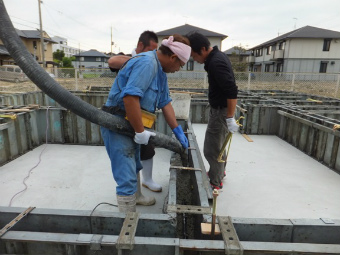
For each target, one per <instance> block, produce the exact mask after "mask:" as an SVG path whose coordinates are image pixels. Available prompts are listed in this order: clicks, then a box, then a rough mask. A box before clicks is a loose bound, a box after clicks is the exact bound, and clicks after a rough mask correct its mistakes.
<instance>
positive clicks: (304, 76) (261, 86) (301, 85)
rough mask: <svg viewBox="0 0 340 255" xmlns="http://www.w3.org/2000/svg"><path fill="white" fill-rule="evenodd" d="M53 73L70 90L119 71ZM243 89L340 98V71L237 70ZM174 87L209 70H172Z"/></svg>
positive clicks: (9, 86)
mask: <svg viewBox="0 0 340 255" xmlns="http://www.w3.org/2000/svg"><path fill="white" fill-rule="evenodd" d="M47 71H48V72H50V73H51V76H53V78H54V79H55V80H56V81H57V82H58V83H59V84H60V85H61V86H63V87H65V88H66V89H68V90H77V91H78V90H80V91H83V90H88V89H89V88H90V87H92V86H100V87H111V85H112V84H113V82H114V79H115V73H112V72H111V71H110V70H109V69H94V68H86V69H81V70H80V69H74V68H64V69H61V68H58V69H52V68H51V69H48V70H47ZM235 79H236V83H237V85H238V87H239V89H240V90H283V91H292V92H301V93H308V94H315V95H321V96H327V97H335V98H340V91H339V83H340V74H323V73H235ZM168 81H169V87H170V88H176V87H177V88H200V89H204V88H207V87H208V79H207V75H206V72H189V71H180V72H176V73H172V74H168ZM35 90H38V88H37V87H36V86H35V85H34V84H33V83H32V82H31V81H29V80H28V81H24V82H20V83H15V82H14V81H8V80H7V81H4V80H2V78H1V76H0V91H3V92H4V91H8V92H30V91H35Z"/></svg>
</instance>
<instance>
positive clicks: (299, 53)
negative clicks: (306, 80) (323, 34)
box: [253, 38, 340, 73]
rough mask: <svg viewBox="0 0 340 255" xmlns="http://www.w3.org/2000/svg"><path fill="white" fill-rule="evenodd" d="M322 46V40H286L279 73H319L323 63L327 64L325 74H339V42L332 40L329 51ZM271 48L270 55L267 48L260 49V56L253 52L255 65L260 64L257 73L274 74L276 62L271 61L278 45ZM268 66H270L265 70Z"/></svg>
mask: <svg viewBox="0 0 340 255" xmlns="http://www.w3.org/2000/svg"><path fill="white" fill-rule="evenodd" d="M323 45H324V39H323V38H315V39H313V38H306V39H304V38H293V39H289V40H286V42H285V46H284V50H283V58H284V60H283V70H281V71H282V72H299V73H319V72H320V66H321V64H322V63H325V64H327V68H326V73H340V40H339V39H332V41H331V44H330V49H329V51H324V50H323ZM273 46H274V45H273ZM273 46H271V49H270V51H269V52H270V54H268V53H267V46H266V47H263V48H262V55H261V56H256V50H255V52H254V53H255V63H261V64H262V65H261V68H258V67H257V68H256V71H257V72H259V71H261V72H276V65H277V63H278V62H275V61H274V60H273V56H274V50H273V49H274V48H275V50H276V51H278V50H279V43H277V44H275V46H274V47H273ZM272 61H274V62H272ZM269 64H271V65H270V66H268V67H267V68H265V66H266V65H269ZM254 67H256V66H254ZM253 70H254V69H253Z"/></svg>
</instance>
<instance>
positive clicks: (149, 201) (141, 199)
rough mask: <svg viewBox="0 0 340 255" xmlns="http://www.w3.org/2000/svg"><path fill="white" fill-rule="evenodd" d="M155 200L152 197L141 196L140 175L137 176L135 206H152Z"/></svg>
mask: <svg viewBox="0 0 340 255" xmlns="http://www.w3.org/2000/svg"><path fill="white" fill-rule="evenodd" d="M155 203H156V199H155V198H154V197H145V196H144V195H143V194H142V188H141V185H140V173H138V174H137V192H136V204H137V205H154V204H155Z"/></svg>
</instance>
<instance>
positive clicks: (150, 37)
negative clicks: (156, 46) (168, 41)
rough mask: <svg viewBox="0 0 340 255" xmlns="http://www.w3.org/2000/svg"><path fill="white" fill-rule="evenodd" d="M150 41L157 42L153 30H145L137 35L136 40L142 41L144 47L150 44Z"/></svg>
mask: <svg viewBox="0 0 340 255" xmlns="http://www.w3.org/2000/svg"><path fill="white" fill-rule="evenodd" d="M150 41H154V42H156V43H158V37H157V35H156V34H155V32H153V31H149V30H146V31H144V32H143V33H141V35H140V36H139V39H138V42H142V43H143V45H144V47H147V46H149V45H150Z"/></svg>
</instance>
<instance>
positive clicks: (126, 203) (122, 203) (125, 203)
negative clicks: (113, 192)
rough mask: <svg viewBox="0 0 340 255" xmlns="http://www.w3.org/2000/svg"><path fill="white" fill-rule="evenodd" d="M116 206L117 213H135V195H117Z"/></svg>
mask: <svg viewBox="0 0 340 255" xmlns="http://www.w3.org/2000/svg"><path fill="white" fill-rule="evenodd" d="M117 204H118V209H119V212H124V213H127V212H135V211H136V194H133V195H131V196H119V195H117Z"/></svg>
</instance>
